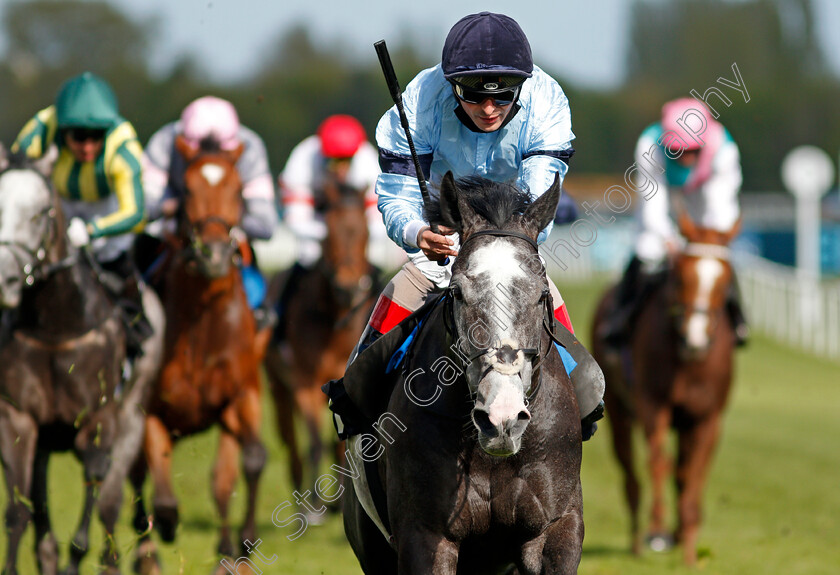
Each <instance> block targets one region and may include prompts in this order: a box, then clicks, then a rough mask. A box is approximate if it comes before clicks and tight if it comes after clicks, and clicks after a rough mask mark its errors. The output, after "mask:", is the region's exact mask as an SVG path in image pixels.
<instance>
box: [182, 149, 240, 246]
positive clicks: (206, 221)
mask: <svg viewBox="0 0 840 575" xmlns="http://www.w3.org/2000/svg"><path fill="white" fill-rule="evenodd" d="M200 157H201V154H199V155H198V156H196V157H195V158H194V159H193V160H192V162H190V163H189V164H187V167H188V168H189V166H190V165H191V164H192V163H193V162H195V161H196V160H198V159H199V158H200ZM191 195H192V192H190V189H189V188H188V187H187V185H186V183H185V184H184V193H183V196H184V198H183V201H181V202H179V204H178V212H177V215H176V217H177V221H178V227H179V229H183V230H184V233H185V235H186V237H185V238H184V239H186V244H185V245H184V246H183V247H182V248H181V250H180V251H181V252H182V253H184V255H185V256H186V259H187V260H201V259H202V252H203V249H202V248H203V245H204V242H203V241H202V240H201V234H202V232H203V231H204V228H206V227H207V226H209V225H211V224H216V225H220V226H222V227H223V228H224V230H225V233H226V234H227V237H228V240H229V242H230V247H231V254H234V253H236V250H237V248H239V241H238V239H237V238H235V237H234V235H233V233H232V232H233V229H234V228H236V227H237V225H236V224H230V223H228V222H227V221H226V220H225V219H224V218H222V217H221V216H216V215H213V216H208V217H206V218H202V219H200V220H196V221H192V220H190V218H189V217H188V216H187V209H186V199H187V198H188V197H189V196H191Z"/></svg>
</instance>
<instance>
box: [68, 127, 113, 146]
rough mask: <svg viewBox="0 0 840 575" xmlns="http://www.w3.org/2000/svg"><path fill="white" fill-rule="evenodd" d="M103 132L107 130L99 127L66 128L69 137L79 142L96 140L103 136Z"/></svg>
mask: <svg viewBox="0 0 840 575" xmlns="http://www.w3.org/2000/svg"><path fill="white" fill-rule="evenodd" d="M105 132H107V130H104V129H101V128H70V129H69V130H67V133H68V134H69V135H70V137H71V138H73V140H75V141H76V142H80V143H82V142H87V141H88V140H92V141H95V142H98V141H100V140H102V139H104V138H105Z"/></svg>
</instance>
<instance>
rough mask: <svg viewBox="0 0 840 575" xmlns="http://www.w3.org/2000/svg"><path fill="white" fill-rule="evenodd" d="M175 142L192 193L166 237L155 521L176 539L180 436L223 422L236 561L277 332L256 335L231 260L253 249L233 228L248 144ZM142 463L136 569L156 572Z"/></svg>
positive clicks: (153, 424)
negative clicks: (175, 467)
mask: <svg viewBox="0 0 840 575" xmlns="http://www.w3.org/2000/svg"><path fill="white" fill-rule="evenodd" d="M176 147H177V149H178V151H179V152H180V153H181V154H182V155H183V156H184V158H185V159H186V161H187V164H188V167H187V169H186V172H185V176H184V183H185V187H186V190H187V193H186V196H185V197H184V198H183V200H182V203H181V206H180V212H179V215H178V230H177V233H176V235H175V236H174V237H172V238H170V239H169V240H168V241H169V242H170V244H171V245H170V249H169V253H170V254H171V256H170V260H169V262H168V263H167V264H165V268H164V271H163V272H162V274H163V278H162V285H161V286H160V291H161V293H162V299H163V303H164V308H165V310H166V318H167V335H166V346H165V353H164V362H163V367H162V370H161V376H160V379H159V381H158V382H157V386H156V388H155V390H154V394H153V397H152V401H151V405H150V407H149V412H148V417H147V419H146V439H145V445H144V451H145V455H146V463H147V465H148V471H149V472H150V474H151V476H152V479H153V482H154V526H155V527H156V528H158V530H159V532H160V534H161V537H162V538H163V539H164V540H165V541H172V540H173V539H174V537H175V530H176V527H177V524H178V509H177V501H176V498H175V493H174V491H173V487H172V483H171V477H170V473H171V462H172V451H173V447H174V445H173V444H174V441H175V440H176V439H177V438H181V437H186V436H189V435H193V434H196V433H199V432H201V431H204V430H206V429H208V428H210V427H211V426H213V425H215V424H218V425H219V426H220V427H221V435H220V439H219V451H218V454H217V460H216V464H215V467H214V469H213V495H214V499H215V502H216V507H217V509H218V512H219V515H220V516H221V521H222V525H221V533H220V539H219V545H218V552H219V554H220V555H222V556H226V557H231V556H233V553H234V545H233V542H232V541H231V529H230V524H229V520H228V504H229V501H230V497H231V493H232V491H233V488H234V486H235V483H236V480H237V477H238V459H239V455H240V450H241V452H242V466H243V469H244V474H245V480H246V483H247V488H248V498H247V510H246V515H245V522H244V525H243V528H242V531H241V533H240V542H243V543H244V542H245V541H249V540H250V541H251V542H255V541H256V525H255V518H254V514H255V504H256V496H257V484H258V481H259V477H260V473H261V472H262V469H263V466H264V464H265V459H266V451H265V448H264V447H263V444H262V442H261V440H260V435H259V433H260V422H261V405H260V378H259V377H260V376H259V366H260V363H261V361H262V357H263V355H264V352H265V346H266V343H267V342H268V338H269V335H270V331H269V330H268V329H266V330H263V331H261V332H259V333H258V332H257V331H256V325H255V321H254V317H253V314H252V313H251V311H250V310H249V308H248V302H247V299H246V295H245V290H244V288H243V284H242V279H241V275H240V272H239V270H238V269H237V268H236V266H235V265H234V262H235V261H236V260H237V259H238V258H239V257H240V256H239V253H240V252H243V253H248V252H245V251H244V250H245V249H246V246H240V245H239V244H238V241H237V240H236V238H235V236H236V235H237V234H232V233H231V231H232V230H233V229H234V227H235V226H236V225H237V224H238V223H239V221H240V219H241V216H242V213H243V200H242V197H241V188H242V183H241V181H240V179H239V174H238V172H237V170H236V161H237V159H238V158H239V156H240V154H241V153H242V146H240V147H239V148H237V149H235V150H233V151H223V150H220V149H219V148H218V146H215V145H213V143H212V142H202V146H201V149H199V150H195V149H192V148H191V147H190V146H189V145H188V144H187V143H186V142H185V141H184V140H183V139H181V138H180V137H179V138H178V139H177V140H176ZM140 467H142V465H141V466H138V469H136V473H134V474H133V478H132V480H133V481H132V482H133V484H134V487H135V490H136V493H137V503H138V504H137V507H136V515H135V527H136V528H137V529H138V530H139V531H140V532H142V533H144V536H143V543H142V545H141V547H140V548H139V550H138V564H137V565H136V568H137V570H138V571H139V572H141V573H146V572H155V569H156V568H157V557H156V554H155V552H154V545H153V543H152V541H151V539H149V537H148V530H149V522H148V519H147V516H146V512H145V509H144V505H143V501H142V483H143V479H144V476H145V471H146V470H145V469H140ZM220 570H221V567H220ZM221 572H224V571H221Z"/></svg>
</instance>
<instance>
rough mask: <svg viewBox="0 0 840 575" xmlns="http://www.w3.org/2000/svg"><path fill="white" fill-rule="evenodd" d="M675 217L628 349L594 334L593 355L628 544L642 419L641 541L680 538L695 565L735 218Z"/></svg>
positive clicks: (725, 387)
mask: <svg viewBox="0 0 840 575" xmlns="http://www.w3.org/2000/svg"><path fill="white" fill-rule="evenodd" d="M678 223H679V229H680V232H681V234H682V235H683V236H684V238H685V239H686V241H687V243H686V245H685V248H684V249H683V250H682V251H681V252H680V253H678V254H677V255H676V257H675V258H674V261H673V262H672V264H671V265H670V268H669V270H668V272H667V279H666V280H665V281H664V282H663V283H662V284H661V285H660V286H659V287H658V288H657V289H655V291H654V292H653V293H652V294H651V295H650V296H649V298H648V300H647V301H646V302H645V303H644V304H642V309H641V311H640V313H639V316H638V319H637V320H636V321H635V323H634V326H633V328H632V334H631V336H630V338H629V342H628V343H627V347H626V349H624V350H622V352H621V354H616V353H615V352H614V351H610V350H608V348H607V346H606V345H605V344H604V342H603V341H601V340H599V339H597V338H596V339H595V341H594V343H593V355H594V357H595V359H596V360H597V361H598V363H599V364H601V365H602V366H603V368H604V373H605V376H606V380H607V390H606V395H605V397H604V401H605V403H606V413H607V416H608V418H609V420H610V423H611V428H612V443H613V450H614V452H615V455H616V457H617V458H618V461H619V463H620V465H621V469H622V471H623V474H624V491H625V496H626V500H627V504H628V507H629V510H630V524H631V529H630V531H631V542H632V543H631V547H632V551H633V553H635V554H640V553H641V549H642V531H641V526H640V522H639V494H640V486H639V482H638V480H637V478H636V475H635V472H634V465H633V449H632V448H633V442H632V431H633V428H634V424H635V423H641V427H642V430H643V431H644V436H645V442H646V444H647V451H648V470H649V473H650V478H651V486H652V491H653V497H652V508H651V513H650V525H649V526H648V542H649V544H650V546H651V548H653V549H655V550H658V551H661V550H665V549H667V548H668V547H670V546H671V545H672V544H673V542H675V541H676V542H678V543H680V544H681V545H682V551H683V561H684V563H686V564H688V565H693V564H695V563H696V560H697V537H698V531H699V527H700V521H701V501H702V493H703V489H704V486H705V482H706V477H707V475H708V471H709V466H710V463H711V460H712V455H713V452H714V449H715V446H716V444H717V442H718V439H719V436H720V427H721V419H722V412H723V410H724V407H725V406H726V402H727V399H728V396H729V390H730V386H731V384H732V371H733V355H734V354H733V350H734V347H735V335H734V330H733V326H732V324H731V322H730V319H729V315H728V314H727V313H725V300H726V295H727V292H728V290H729V289H730V284H731V282H732V281H733V278H732V264H731V262H730V260H729V248H728V247H727V246H728V245H729V243H730V241H731V240H732V239H733V238H734V237H735V236H736V235H737V233H738V229H739V223H736V224H735V226H733V228H732V229H731V230H729V231H728V232H719V231H715V230H711V229H705V228H702V227H698V226H697V225H696V224H695V223H694V222H693V221H692V220H691V218H690V217H689V216H688V214H687V212H685V210H681V211H680V212H679V216H678ZM612 297H613V296H612V290H611V291H608V292H607V293H606V294H605V295H604V297H603V298H602V299H601V301H600V304H599V306H598V308H597V311H596V315H595V325H594V327H593V331H592V333H594V334H598V333H601V331H600V330H601V327H600V326H601V325H602V324H603V322H604V321H605V319H606V317H607V314H609V313H610V312H611V306H612V303H611V302H612ZM672 428H673V429H675V430H676V433H677V460H676V468H675V469H674V473H675V480H676V490H677V526H676V529H675V531H674V535H673V536H672V535H671V534H669V533H668V532H667V531H666V525H665V523H666V519H665V501H664V484H665V481H666V479H667V478H668V475H669V473H670V472H671V461H670V456H669V450H668V445H667V441H668V438H669V431H670V430H671V429H672Z"/></svg>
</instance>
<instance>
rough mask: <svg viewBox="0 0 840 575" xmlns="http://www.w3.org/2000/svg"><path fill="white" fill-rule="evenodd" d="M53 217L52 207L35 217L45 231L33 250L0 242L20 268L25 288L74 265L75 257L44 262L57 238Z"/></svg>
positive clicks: (18, 244) (53, 208)
mask: <svg viewBox="0 0 840 575" xmlns="http://www.w3.org/2000/svg"><path fill="white" fill-rule="evenodd" d="M55 215H56V211H55V206H52V205H49V206H46V207H45V208H44V209H43V210H41V211H40V212H38V215H37V217H38V218H39V219H41V220H42V221H45V222H46V224H47V229H46V230H45V232H44V233H43V234H41V242H40V243H39V244H38V247H37V248H35V249H34V250H31V249H29V248H28V247H27V246H25V245H23V244H22V243H21V242H14V241H0V247H4V248H6V249H8V250H9V251H10V252H11V253H12V257H14V258H15V261H16V262H17V263H18V265H19V266H20V270H21V272H22V273H23V277H24V283H25V284H26V286H27V287H32V286H33V285H35V284H36V283H37V282H40V281H43V280H45V279H47V278H49V277H50V276H51V275H53V274H54V273H56V272H58V271H60V270H63V269H66V268H69V267H71V266H72V265H73V264H74V263H76V257H75V256H74V255H68V256H67V257H65V258H63V259H61V260H59V261H57V262H52V263H50V262H47V261H46V258H47V254H48V253H49V251H50V250H51V249H52V247H53V245H55V240H56V236H57V234H56V231H55V226H54V225H52V224H53V223H54V221H55ZM21 254H25V255H26V256H28V259H27V258H25V257H21Z"/></svg>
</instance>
